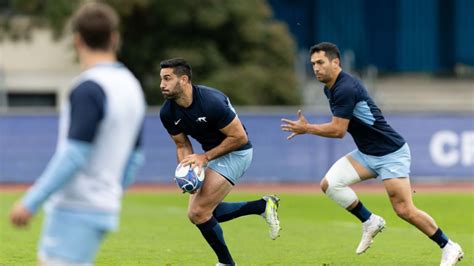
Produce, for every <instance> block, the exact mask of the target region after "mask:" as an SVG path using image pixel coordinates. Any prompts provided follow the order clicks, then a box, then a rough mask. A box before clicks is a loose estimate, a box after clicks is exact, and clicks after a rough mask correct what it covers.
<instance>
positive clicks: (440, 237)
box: [430, 228, 449, 248]
mask: <svg viewBox="0 0 474 266" xmlns="http://www.w3.org/2000/svg"><path fill="white" fill-rule="evenodd" d="M430 239H431V240H433V241H434V242H436V244H438V245H439V247H440V248H444V246H446V244H448V241H449V238H448V237H447V236H446V235H445V234H444V233H443V231H442V230H441V229H440V228H438V230H436V232H435V233H434V235H432V236H430Z"/></svg>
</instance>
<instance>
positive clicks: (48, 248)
mask: <svg viewBox="0 0 474 266" xmlns="http://www.w3.org/2000/svg"><path fill="white" fill-rule="evenodd" d="M106 234H107V232H106V231H104V230H101V229H98V228H97V227H95V226H92V225H90V224H87V223H84V222H83V221H81V220H78V219H77V217H75V216H74V215H64V214H56V213H54V212H53V214H48V215H46V216H45V220H44V224H43V231H42V236H41V238H40V242H39V250H38V256H39V259H40V261H41V262H42V263H43V264H46V265H49V264H54V262H55V261H61V262H63V264H67V265H88V264H91V263H93V261H94V258H95V255H96V253H97V251H98V249H99V246H100V244H101V243H102V241H103V239H104V237H105V236H106Z"/></svg>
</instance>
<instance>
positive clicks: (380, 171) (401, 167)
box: [348, 143, 411, 180]
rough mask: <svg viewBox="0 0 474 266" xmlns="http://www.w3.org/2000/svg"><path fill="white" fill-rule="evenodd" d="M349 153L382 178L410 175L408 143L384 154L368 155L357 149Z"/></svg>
mask: <svg viewBox="0 0 474 266" xmlns="http://www.w3.org/2000/svg"><path fill="white" fill-rule="evenodd" d="M348 155H350V156H351V157H352V158H353V159H354V160H356V161H357V162H359V163H360V164H361V165H363V166H364V167H365V168H367V169H369V170H371V171H372V172H374V173H376V174H377V175H378V176H380V178H381V179H382V180H384V179H390V178H398V177H409V175H410V164H411V155H410V147H408V144H407V143H405V144H404V145H403V146H402V147H401V148H400V149H398V150H396V151H394V152H392V153H389V154H387V155H384V156H373V155H367V154H364V153H362V152H360V151H359V150H357V149H356V150H353V151H352V152H350V153H349V154H348Z"/></svg>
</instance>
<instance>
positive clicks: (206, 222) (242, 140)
mask: <svg viewBox="0 0 474 266" xmlns="http://www.w3.org/2000/svg"><path fill="white" fill-rule="evenodd" d="M160 76H161V84H160V88H161V93H162V94H163V96H164V98H165V99H166V101H165V103H164V104H163V106H162V107H161V110H160V118H161V121H162V123H163V125H164V127H165V128H166V130H167V131H168V133H169V134H170V136H171V138H172V139H173V141H174V142H175V144H176V154H177V157H178V162H179V163H181V164H183V165H191V166H192V167H198V168H199V169H201V171H206V172H205V176H206V177H205V179H204V183H203V185H202V187H201V188H200V189H199V190H197V191H195V193H193V194H191V196H190V199H189V206H188V218H189V220H190V221H191V222H192V223H193V224H195V225H196V226H197V228H198V229H199V230H200V231H201V234H202V235H203V237H204V238H205V239H206V241H207V242H208V244H209V245H210V246H211V248H212V249H213V250H214V252H215V253H216V255H217V258H218V260H219V262H218V263H217V265H234V264H235V262H234V260H233V258H232V256H231V254H230V252H229V249H228V248H227V245H226V243H225V241H224V234H223V232H222V228H221V226H220V225H219V223H222V222H225V221H229V220H232V219H235V218H238V217H241V216H244V215H250V214H257V215H262V216H263V217H264V218H265V220H266V222H267V223H268V225H269V228H270V230H269V233H270V237H271V238H272V239H276V238H277V237H278V236H279V232H280V222H279V220H278V216H277V208H278V201H279V199H278V198H276V197H274V196H264V197H263V198H262V199H259V200H255V201H249V202H222V201H223V200H224V198H225V197H226V196H227V194H229V193H230V191H231V190H232V188H233V187H234V185H235V184H237V183H238V181H239V179H240V178H241V176H242V175H243V174H244V173H245V171H246V170H247V168H248V167H249V166H250V163H251V161H252V153H253V149H252V144H251V143H250V141H249V139H248V137H247V132H246V130H245V128H244V125H243V124H242V122H241V121H240V119H239V117H238V116H237V114H236V112H235V110H234V108H233V107H232V105H231V103H230V100H229V98H227V96H226V95H224V93H222V92H220V91H218V90H216V89H212V88H209V87H206V86H202V85H194V84H192V83H191V78H192V72H191V66H190V65H189V64H188V63H187V62H186V61H185V60H184V59H181V58H174V59H169V60H165V61H162V62H161V72H160ZM188 136H191V137H193V138H194V139H196V140H197V141H198V142H199V143H200V144H201V146H202V149H203V150H204V152H203V153H195V152H194V151H193V147H192V144H191V142H190V141H189V137H188ZM206 167H207V168H206ZM204 168H206V169H205V170H202V169H204Z"/></svg>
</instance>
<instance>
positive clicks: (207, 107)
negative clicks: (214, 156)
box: [160, 85, 252, 151]
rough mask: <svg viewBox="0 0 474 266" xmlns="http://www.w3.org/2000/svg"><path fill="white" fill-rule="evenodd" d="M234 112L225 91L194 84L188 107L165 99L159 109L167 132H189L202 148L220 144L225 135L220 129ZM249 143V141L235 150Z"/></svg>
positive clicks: (206, 148)
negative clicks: (191, 98)
mask: <svg viewBox="0 0 474 266" xmlns="http://www.w3.org/2000/svg"><path fill="white" fill-rule="evenodd" d="M236 116H237V114H236V113H235V110H234V108H233V107H232V105H231V103H230V101H229V98H228V97H227V96H226V95H225V94H224V93H222V92H220V91H218V90H216V89H213V88H209V87H206V86H202V85H193V102H192V103H191V105H190V106H189V107H187V108H183V107H180V106H178V105H177V104H176V103H175V102H174V101H170V100H166V101H165V103H164V104H163V106H162V107H161V110H160V118H161V122H162V123H163V125H164V127H165V128H166V130H167V131H168V133H169V134H170V135H173V136H174V135H178V134H180V133H184V134H185V135H189V136H191V137H193V138H194V139H196V140H197V141H198V142H199V143H200V144H201V146H202V149H203V150H204V151H208V150H211V149H213V148H214V147H216V146H218V145H219V144H221V142H222V141H223V140H224V139H225V138H226V136H225V135H224V134H223V133H222V132H220V131H219V129H222V128H224V127H226V126H227V125H229V124H230V122H232V120H234V118H235V117H236ZM244 129H245V127H244ZM246 132H247V131H246ZM251 147H252V144H251V143H250V141H249V142H247V144H245V145H243V146H241V147H240V148H238V149H237V150H238V151H240V150H246V149H249V148H251Z"/></svg>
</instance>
